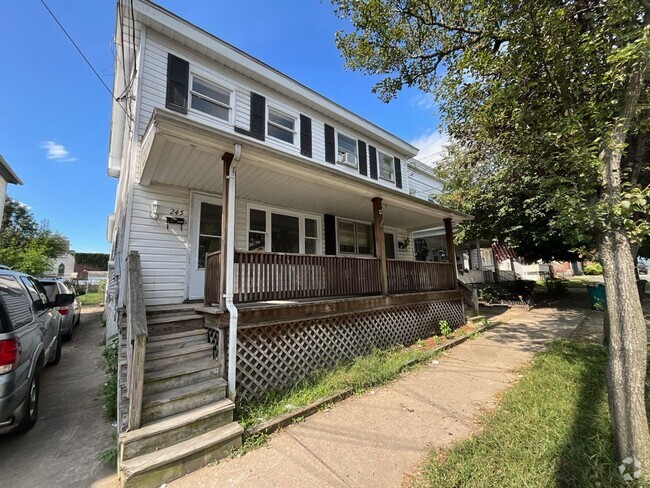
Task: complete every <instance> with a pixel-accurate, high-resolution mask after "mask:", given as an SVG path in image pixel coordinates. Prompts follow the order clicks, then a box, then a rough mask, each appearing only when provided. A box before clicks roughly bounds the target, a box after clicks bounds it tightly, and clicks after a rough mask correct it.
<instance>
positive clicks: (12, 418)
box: [0, 270, 74, 434]
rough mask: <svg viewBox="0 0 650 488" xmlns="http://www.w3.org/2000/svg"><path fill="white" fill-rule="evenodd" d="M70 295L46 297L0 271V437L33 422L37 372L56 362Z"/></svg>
mask: <svg viewBox="0 0 650 488" xmlns="http://www.w3.org/2000/svg"><path fill="white" fill-rule="evenodd" d="M73 299H74V295H70V294H64V295H61V294H59V295H57V296H56V298H55V301H54V302H51V301H50V300H48V298H47V294H46V292H45V289H44V288H43V286H42V285H41V284H40V283H39V282H38V281H37V280H36V279H34V278H32V277H31V276H28V275H26V274H22V273H16V272H13V271H8V270H0V434H2V433H6V432H11V431H14V432H26V431H28V430H29V429H31V428H32V427H33V426H34V424H35V423H36V420H37V418H38V401H39V381H40V371H41V369H42V368H43V367H44V366H45V365H46V364H57V363H58V362H59V361H60V360H61V334H60V325H61V315H59V313H58V312H57V311H56V309H55V307H59V306H63V305H70V304H71V303H72V300H73Z"/></svg>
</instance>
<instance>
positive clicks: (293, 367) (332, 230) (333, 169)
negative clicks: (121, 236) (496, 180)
mask: <svg viewBox="0 0 650 488" xmlns="http://www.w3.org/2000/svg"><path fill="white" fill-rule="evenodd" d="M267 142H268V141H267ZM143 147H144V150H143V160H142V166H141V168H140V185H143V186H145V187H146V186H151V187H155V188H157V190H156V193H155V195H157V196H158V197H160V198H162V197H164V196H165V193H166V192H167V191H170V192H171V189H172V188H174V191H175V192H176V193H175V194H178V195H179V198H180V196H181V194H182V192H183V191H185V192H187V194H188V197H187V199H188V200H189V202H190V206H189V209H188V211H187V213H186V214H185V215H187V216H188V218H189V222H188V221H187V220H186V219H182V217H181V219H182V225H183V226H184V228H185V232H186V234H185V235H187V270H186V273H187V274H186V295H185V301H194V300H195V299H196V298H199V300H200V301H202V302H203V304H202V305H197V307H196V310H197V312H198V313H201V314H203V316H204V324H205V327H206V328H207V329H208V330H209V331H210V341H211V342H212V344H213V348H214V350H213V356H214V358H215V359H216V360H217V361H218V362H219V363H220V367H219V370H220V371H222V372H223V373H224V375H225V376H227V379H228V391H229V396H230V397H231V398H234V397H235V395H237V397H238V398H240V399H244V400H249V399H254V398H259V397H260V396H263V395H264V394H265V393H267V392H269V391H273V390H282V389H285V388H288V387H290V386H291V385H293V384H295V383H296V382H297V381H299V380H300V379H302V378H304V377H305V376H307V375H309V374H311V373H312V372H313V371H316V370H318V369H322V368H328V367H331V366H332V365H334V364H336V363H337V362H340V361H345V360H349V359H352V358H354V357H356V356H359V355H362V354H366V353H367V352H369V351H371V350H372V349H373V348H378V347H379V348H384V347H390V346H393V345H397V344H402V345H410V344H412V343H414V342H415V341H417V340H418V339H420V338H424V337H428V336H430V335H432V334H434V333H436V331H437V330H438V329H439V327H440V323H441V322H446V323H448V324H449V326H450V327H452V328H455V327H457V326H460V325H461V324H463V323H464V321H465V315H464V308H463V303H462V296H463V290H461V289H460V288H459V286H458V282H457V274H456V267H455V264H454V263H455V255H454V246H453V234H452V225H453V223H454V222H459V221H461V220H464V219H467V218H471V217H469V216H467V215H463V214H460V213H457V212H454V211H452V210H450V209H447V208H444V207H441V206H438V205H436V204H433V203H431V202H427V201H424V200H420V199H417V198H414V197H412V196H410V195H409V194H408V187H407V186H406V182H404V183H405V184H404V187H399V186H398V185H397V183H396V182H392V183H391V182H386V181H384V182H382V181H379V180H376V179H371V178H370V177H367V176H363V177H362V175H360V174H359V173H358V172H356V173H355V172H354V171H352V170H351V169H350V168H347V167H340V165H334V164H330V163H325V162H322V163H321V162H318V161H315V160H314V159H312V158H307V157H304V156H301V155H300V153H299V151H297V150H296V151H294V152H291V151H290V150H287V148H280V147H275V146H274V145H272V144H270V143H263V142H261V141H258V140H255V139H253V138H250V137H248V136H246V135H241V134H236V133H231V132H227V131H225V130H220V129H217V128H214V127H206V126H204V125H201V124H198V123H196V122H193V121H188V120H187V119H183V118H182V117H181V116H179V115H177V114H174V113H169V112H168V111H164V110H161V111H156V112H155V113H154V116H153V119H152V121H151V123H150V125H149V130H148V131H147V134H146V136H145V140H144V141H143ZM289 149H291V148H289ZM404 174H405V175H406V174H407V172H406V171H404ZM179 187H180V188H179ZM166 189H169V190H166ZM152 193H153V192H152ZM158 203H159V204H160V201H158ZM159 211H160V213H161V214H167V213H168V212H167V209H166V208H165V206H164V205H163V206H161V209H159ZM176 217H177V215H172V216H167V217H165V218H166V219H167V222H168V229H159V232H161V233H163V234H165V235H167V233H168V234H170V235H171V236H172V239H170V240H168V241H166V242H165V245H166V246H169V247H172V246H175V245H176V242H177V241H178V240H180V238H179V236H180V233H179V232H180V230H181V228H180V225H181V222H179V221H178V220H177V219H176ZM159 220H160V218H159ZM436 226H439V227H441V228H443V229H444V236H445V247H446V249H449V252H448V253H446V255H447V256H448V259H446V260H439V261H437V262H418V261H416V260H415V255H414V247H413V232H415V231H417V230H420V229H428V228H431V227H436ZM181 237H182V236H181ZM142 252H143V253H144V252H147V249H146V248H143V251H142ZM146 259H150V258H149V257H148V256H146ZM156 259H159V258H157V257H156ZM143 263H144V266H143V267H144V269H143V275H144V280H145V282H146V281H147V275H146V273H147V272H152V271H148V268H149V269H152V270H153V272H155V271H156V269H157V268H156V266H158V261H156V262H154V263H153V264H152V265H150V266H148V265H146V263H145V261H144V258H143ZM151 281H154V284H153V285H152V287H155V286H158V284H157V282H155V280H154V279H151ZM152 289H155V288H152ZM146 293H147V290H146V289H145V298H146ZM150 296H151V297H152V299H155V298H156V295H155V294H154V293H152V294H151V295H150ZM181 301H182V300H181ZM176 303H180V301H179V302H176ZM226 371H227V375H226Z"/></svg>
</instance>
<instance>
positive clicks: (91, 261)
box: [74, 252, 109, 271]
mask: <svg viewBox="0 0 650 488" xmlns="http://www.w3.org/2000/svg"><path fill="white" fill-rule="evenodd" d="M108 258H109V256H108V254H103V253H87V252H78V253H75V255H74V259H75V263H77V264H79V265H86V266H90V267H92V268H93V270H94V271H105V270H107V269H108Z"/></svg>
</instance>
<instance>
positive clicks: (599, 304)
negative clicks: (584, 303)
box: [587, 284, 607, 310]
mask: <svg viewBox="0 0 650 488" xmlns="http://www.w3.org/2000/svg"><path fill="white" fill-rule="evenodd" d="M587 293H588V294H589V302H590V303H591V308H594V309H598V310H605V309H606V308H607V297H606V296H605V285H601V284H598V285H587Z"/></svg>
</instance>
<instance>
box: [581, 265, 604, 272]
mask: <svg viewBox="0 0 650 488" xmlns="http://www.w3.org/2000/svg"><path fill="white" fill-rule="evenodd" d="M582 272H583V273H584V274H586V275H601V274H603V265H602V264H600V263H596V262H594V263H591V264H588V265H586V266H585V267H584V268H583V269H582Z"/></svg>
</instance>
